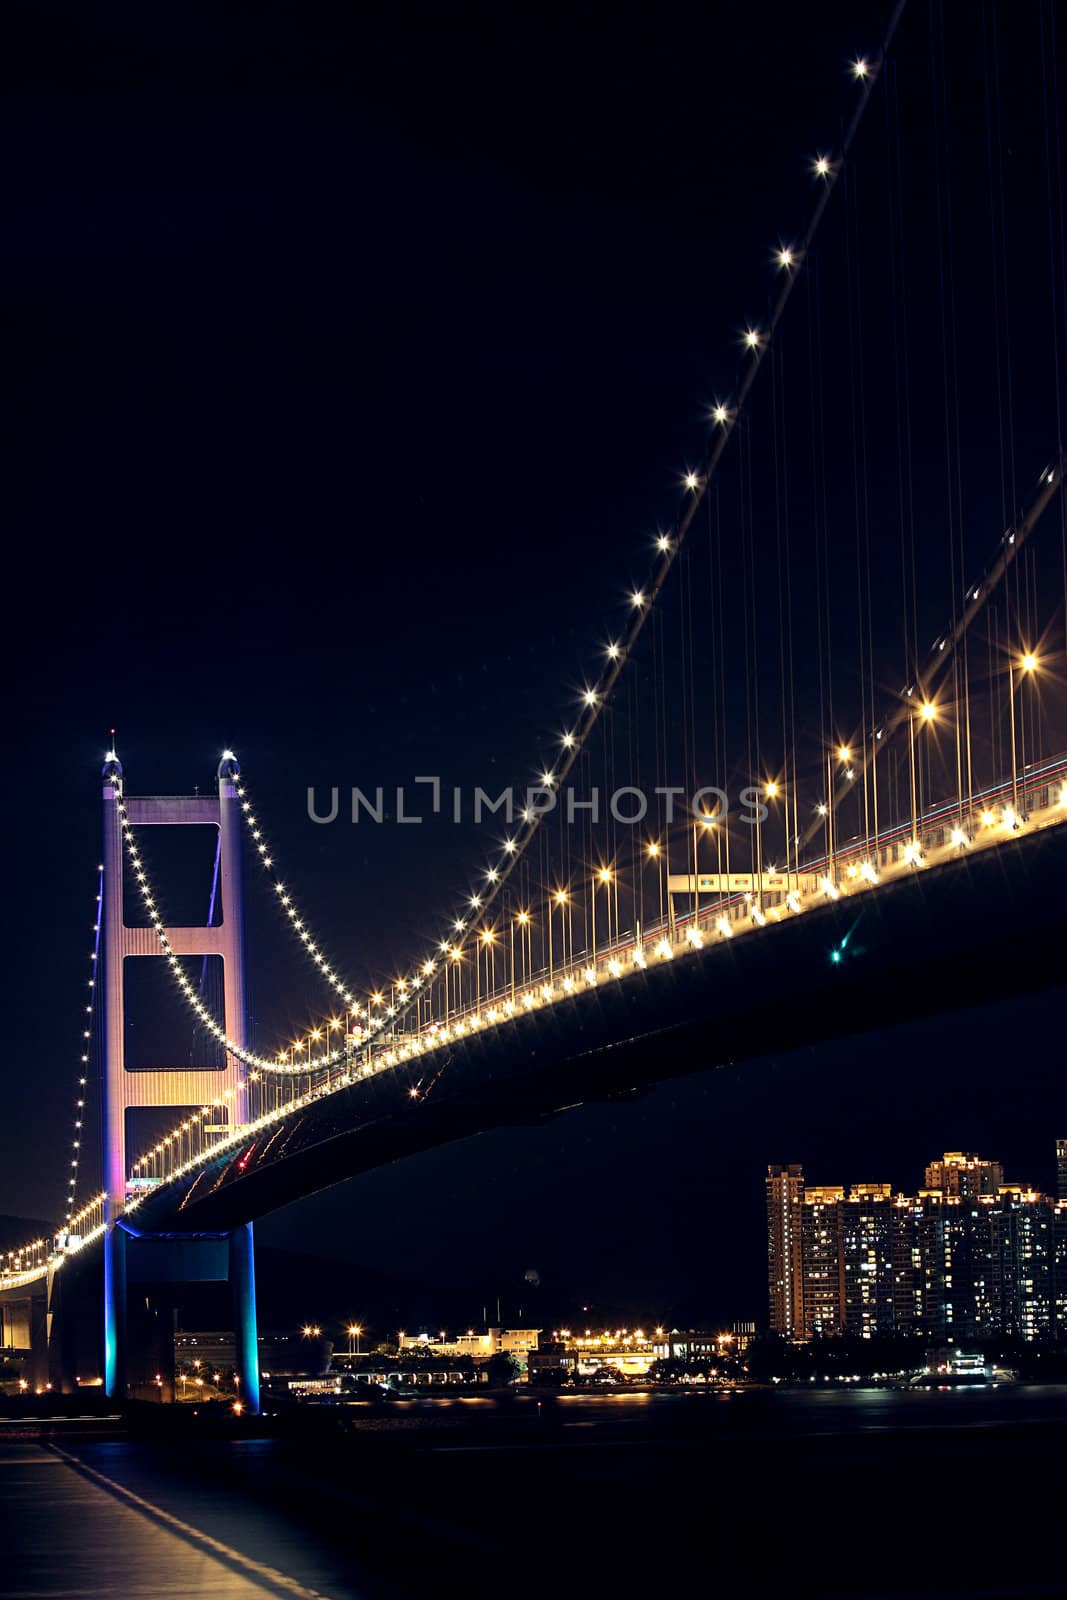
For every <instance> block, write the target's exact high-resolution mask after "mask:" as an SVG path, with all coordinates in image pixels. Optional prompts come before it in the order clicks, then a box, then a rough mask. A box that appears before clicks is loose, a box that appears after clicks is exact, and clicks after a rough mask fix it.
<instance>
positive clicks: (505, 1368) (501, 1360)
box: [485, 1350, 520, 1389]
mask: <svg viewBox="0 0 1067 1600" xmlns="http://www.w3.org/2000/svg"><path fill="white" fill-rule="evenodd" d="M519 1371H520V1368H519V1363H518V1362H517V1361H516V1360H515V1357H514V1356H513V1355H509V1354H508V1352H507V1351H506V1350H498V1351H497V1353H496V1354H495V1355H492V1356H490V1357H489V1360H488V1361H487V1362H486V1363H485V1372H486V1377H487V1379H488V1381H489V1384H490V1387H491V1388H494V1389H503V1388H504V1387H505V1386H506V1385H507V1384H509V1383H514V1382H515V1379H516V1378H517V1377H518V1376H519Z"/></svg>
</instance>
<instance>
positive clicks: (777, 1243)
mask: <svg viewBox="0 0 1067 1600" xmlns="http://www.w3.org/2000/svg"><path fill="white" fill-rule="evenodd" d="M803 1195H804V1169H803V1168H802V1167H799V1166H796V1165H793V1166H789V1167H776V1166H772V1167H768V1168H767V1288H768V1295H769V1299H770V1313H771V1332H772V1333H777V1334H780V1335H781V1336H782V1338H783V1339H799V1338H802V1337H803V1334H804V1289H803V1265H802V1257H801V1234H800V1210H801V1200H802V1199H803Z"/></svg>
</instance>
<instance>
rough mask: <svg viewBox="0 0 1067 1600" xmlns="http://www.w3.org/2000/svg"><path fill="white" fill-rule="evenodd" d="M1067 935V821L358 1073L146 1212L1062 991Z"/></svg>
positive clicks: (169, 1210)
mask: <svg viewBox="0 0 1067 1600" xmlns="http://www.w3.org/2000/svg"><path fill="white" fill-rule="evenodd" d="M1065 935H1067V830H1065V829H1062V828H1058V827H1056V828H1051V829H1048V830H1046V831H1044V832H1043V833H1038V834H1035V835H1032V836H1029V837H1025V838H1021V839H1016V840H1011V841H1007V842H1006V843H1005V844H1004V845H1002V846H1001V847H1000V848H998V849H996V850H987V851H985V852H983V853H982V854H981V855H975V856H973V857H967V856H964V857H961V858H960V859H959V860H958V861H953V862H950V863H947V864H945V865H943V866H939V867H936V868H933V869H930V870H927V871H919V872H917V873H916V874H915V876H914V877H912V878H909V879H907V880H904V881H899V882H896V883H890V884H887V885H885V886H884V887H881V888H879V889H876V890H874V891H871V892H868V893H865V894H863V895H857V896H855V897H852V898H843V899H841V900H839V901H837V902H833V903H829V902H828V903H827V904H826V905H824V906H822V907H820V908H818V909H817V910H814V911H809V912H805V913H804V914H803V915H801V916H798V917H793V918H790V919H789V920H787V921H784V922H782V923H781V924H780V925H778V926H773V927H768V928H766V929H764V930H761V931H754V932H752V933H750V934H746V935H745V936H744V937H740V938H736V939H733V940H731V941H728V942H716V943H715V944H714V945H710V946H709V947H707V948H706V949H704V950H702V951H698V952H694V953H692V954H690V955H687V956H685V957H684V958H679V959H677V960H675V961H672V962H664V963H662V964H659V965H656V966H654V967H650V968H649V969H648V970H647V971H645V972H642V973H634V974H633V975H631V976H628V977H626V978H624V979H622V980H618V981H615V982H613V983H604V982H602V983H601V984H600V985H599V986H598V987H597V988H595V989H589V990H586V991H584V992H581V993H576V994H575V995H574V996H573V997H571V998H570V999H568V1000H565V1001H562V1002H559V1003H556V1004H554V1005H552V1006H546V1007H544V1008H543V1009H540V1010H536V1011H534V1012H532V1013H526V1014H522V1015H518V1016H516V1017H515V1018H514V1020H512V1021H510V1022H507V1023H504V1024H502V1025H500V1026H496V1027H493V1028H490V1029H487V1030H486V1031H485V1032H483V1033H480V1034H475V1035H473V1036H470V1037H467V1038H465V1039H464V1040H462V1041H461V1042H454V1043H452V1044H450V1045H449V1046H448V1047H447V1048H444V1049H442V1050H440V1051H439V1052H436V1053H434V1054H433V1055H430V1056H425V1057H422V1058H421V1059H417V1060H415V1061H413V1062H410V1063H408V1064H407V1065H406V1066H404V1067H399V1068H395V1069H393V1070H391V1071H386V1072H382V1073H379V1074H378V1075H376V1076H375V1077H373V1078H369V1079H366V1080H362V1081H360V1082H357V1083H355V1084H352V1085H350V1086H349V1087H347V1088H345V1089H342V1090H339V1091H337V1092H336V1093H334V1094H332V1095H330V1096H328V1097H326V1098H324V1099H322V1100H321V1101H318V1102H314V1103H312V1104H310V1105H308V1106H307V1107H305V1108H303V1109H302V1110H300V1111H298V1112H294V1113H292V1114H291V1115H290V1116H289V1117H288V1118H287V1119H286V1120H285V1122H284V1123H282V1124H280V1125H279V1126H278V1127H276V1128H272V1129H268V1130H267V1131H266V1132H265V1133H261V1134H259V1135H257V1136H256V1137H255V1139H253V1140H250V1141H249V1144H247V1145H245V1146H242V1147H239V1148H238V1149H237V1150H236V1151H231V1152H229V1153H228V1155H227V1156H226V1157H225V1158H220V1160H219V1162H218V1163H217V1164H216V1165H215V1166H214V1167H212V1168H210V1169H208V1170H207V1171H205V1172H202V1173H201V1174H200V1175H199V1176H198V1177H197V1178H196V1180H195V1181H193V1180H188V1179H187V1180H184V1181H182V1182H178V1183H172V1184H169V1185H167V1186H166V1187H165V1188H164V1189H163V1190H161V1191H160V1192H159V1193H158V1194H156V1195H154V1196H152V1197H151V1198H150V1199H149V1200H147V1201H146V1202H145V1203H144V1204H143V1205H142V1206H141V1207H140V1208H139V1210H138V1212H137V1225H138V1227H139V1228H145V1229H150V1230H153V1231H159V1232H166V1231H182V1232H185V1231H190V1230H219V1229H229V1228H232V1227H234V1226H236V1225H237V1224H239V1223H241V1222H245V1221H248V1220H251V1219H253V1218H255V1217H259V1216H263V1215H264V1214H266V1213H267V1212H270V1211H273V1210H275V1209H277V1208H278V1207H280V1206H284V1205H286V1204H288V1203H289V1202H290V1201H292V1200H296V1199H298V1198H300V1197H301V1196H304V1195H308V1194H311V1193H314V1192H315V1191H316V1190H320V1189H324V1188H326V1187H328V1186H329V1185H331V1184H334V1183H338V1182H340V1181H341V1180H343V1179H345V1178H350V1177H353V1176H355V1175H356V1174H358V1173H360V1172H366V1171H369V1170H370V1169H372V1168H374V1167H377V1166H382V1165H384V1164H386V1163H388V1162H392V1161H397V1160H399V1159H401V1158H402V1157H403V1156H407V1155H411V1154H413V1153H414V1152H416V1151H420V1150H425V1149H429V1148H432V1147H433V1146H436V1145H440V1144H445V1143H448V1142H449V1141H451V1140H455V1139H462V1138H466V1137H469V1136H470V1135H472V1134H475V1133H479V1132H483V1131H485V1130H488V1129H491V1128H495V1127H500V1126H504V1125H509V1124H511V1125H514V1124H520V1123H528V1122H531V1121H536V1120H538V1119H540V1118H543V1117H546V1116H549V1115H551V1114H553V1113H556V1112H558V1111H561V1110H563V1109H565V1108H568V1107H571V1106H576V1105H580V1104H582V1103H585V1102H588V1101H595V1100H604V1099H611V1098H614V1097H619V1096H625V1095H628V1094H631V1093H633V1092H636V1091H638V1090H640V1089H641V1088H643V1087H645V1086H647V1085H650V1084H653V1083H656V1082H659V1081H661V1080H663V1079H666V1078H672V1077H677V1076H681V1075H683V1074H686V1073H691V1072H697V1071H703V1070H706V1069H708V1068H711V1067H715V1066H723V1065H726V1064H729V1063H732V1062H737V1061H742V1060H746V1059H751V1058H754V1057H757V1056H761V1055H766V1054H767V1053H769V1052H772V1051H776V1050H786V1049H793V1048H797V1047H800V1046H804V1045H810V1044H814V1043H817V1042H818V1041H820V1040H824V1039H828V1038H834V1037H842V1036H847V1035H850V1034H860V1033H864V1032H867V1031H870V1030H872V1029H876V1028H879V1027H883V1026H887V1025H891V1024H893V1023H896V1022H903V1021H907V1020H910V1019H914V1018H919V1017H922V1016H927V1015H937V1014H939V1013H943V1012H950V1011H953V1010H958V1009H962V1008H966V1007H969V1006H973V1005H977V1004H981V1003H985V1002H988V1001H989V1000H990V999H1004V998H1009V997H1011V996H1013V995H1019V994H1023V993H1026V992H1033V991H1038V990H1041V989H1045V988H1050V987H1058V986H1060V985H1064V984H1065V981H1067V961H1065V957H1064V952H1065V948H1067V937H1065ZM835 950H837V951H839V952H840V959H839V960H838V961H835V960H833V959H832V952H834V951H835ZM412 1090H415V1091H416V1092H417V1097H413V1096H412Z"/></svg>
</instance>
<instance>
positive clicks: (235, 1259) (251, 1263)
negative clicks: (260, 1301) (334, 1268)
mask: <svg viewBox="0 0 1067 1600" xmlns="http://www.w3.org/2000/svg"><path fill="white" fill-rule="evenodd" d="M229 1267H230V1294H231V1296H232V1299H233V1328H234V1335H235V1338H236V1350H235V1364H236V1368H237V1377H238V1380H239V1382H240V1386H241V1401H242V1403H243V1404H244V1406H245V1408H246V1409H247V1410H248V1411H252V1412H258V1410H259V1333H258V1327H257V1323H256V1262H255V1249H254V1244H253V1239H252V1224H251V1223H250V1222H246V1223H245V1225H244V1226H243V1227H242V1228H237V1229H235V1230H234V1232H233V1233H231V1234H230V1240H229Z"/></svg>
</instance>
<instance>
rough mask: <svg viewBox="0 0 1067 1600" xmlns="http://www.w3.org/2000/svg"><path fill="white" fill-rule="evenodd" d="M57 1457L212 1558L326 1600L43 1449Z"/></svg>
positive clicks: (301, 1597) (309, 1598) (307, 1599)
mask: <svg viewBox="0 0 1067 1600" xmlns="http://www.w3.org/2000/svg"><path fill="white" fill-rule="evenodd" d="M47 1448H48V1449H50V1450H52V1451H54V1452H55V1454H56V1455H57V1456H60V1457H61V1458H62V1460H64V1461H65V1462H67V1464H68V1465H69V1466H71V1467H73V1468H74V1470H75V1472H80V1473H82V1474H84V1476H85V1477H87V1478H91V1479H92V1480H93V1482H94V1483H99V1484H102V1485H103V1487H104V1488H105V1489H106V1490H108V1492H109V1493H110V1494H114V1495H118V1497H119V1499H120V1500H125V1501H126V1503H127V1504H128V1505H131V1506H134V1507H135V1508H136V1509H137V1510H138V1511H142V1512H144V1514H145V1515H146V1516H149V1517H152V1518H154V1519H155V1521H157V1522H162V1523H164V1524H165V1526H166V1527H168V1528H173V1529H174V1530H175V1532H177V1533H180V1534H181V1535H182V1537H183V1538H184V1539H189V1540H191V1541H192V1542H193V1543H194V1544H197V1545H199V1546H200V1547H201V1549H204V1550H209V1551H210V1552H211V1554H212V1555H216V1556H221V1557H222V1558H223V1560H225V1561H228V1562H231V1563H232V1564H233V1565H235V1566H238V1567H241V1568H242V1569H243V1570H244V1571H245V1572H250V1573H252V1574H253V1576H255V1577H257V1578H262V1579H263V1580H264V1581H265V1582H267V1583H272V1584H274V1586H275V1587H276V1588H278V1589H284V1590H285V1592H286V1593H287V1594H292V1595H296V1596H297V1600H330V1596H329V1595H324V1594H322V1593H321V1592H320V1591H319V1590H318V1589H309V1588H308V1587H307V1585H306V1584H303V1583H298V1582H297V1580H296V1578H290V1577H289V1575H288V1573H286V1572H279V1571H278V1570H277V1568H276V1567H268V1566H267V1564H266V1562H263V1561H255V1560H253V1558H252V1557H251V1556H246V1555H243V1554H242V1552H241V1551H240V1550H235V1549H234V1548H233V1546H232V1545H228V1544H223V1542H222V1540H221V1539H215V1538H213V1537H212V1536H211V1534H210V1533H203V1532H202V1531H201V1530H200V1529H199V1528H194V1527H193V1525H192V1523H190V1522H183V1521H182V1519H181V1517H176V1516H174V1515H173V1514H172V1513H171V1512H170V1511H164V1510H163V1508H162V1506H157V1505H154V1504H153V1502H152V1501H151V1500H145V1499H143V1498H142V1496H141V1495H139V1494H135V1493H134V1491H133V1490H132V1489H127V1488H126V1486H125V1484H121V1483H117V1482H116V1481H115V1479H114V1478H109V1477H108V1476H107V1475H106V1473H103V1472H98V1471H97V1469H96V1468H95V1467H90V1466H88V1465H87V1463H86V1462H84V1461H82V1460H80V1459H79V1458H78V1457H77V1456H72V1455H70V1454H69V1452H68V1451H66V1450H62V1449H60V1447H59V1445H57V1444H53V1445H49V1446H48V1447H47Z"/></svg>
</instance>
